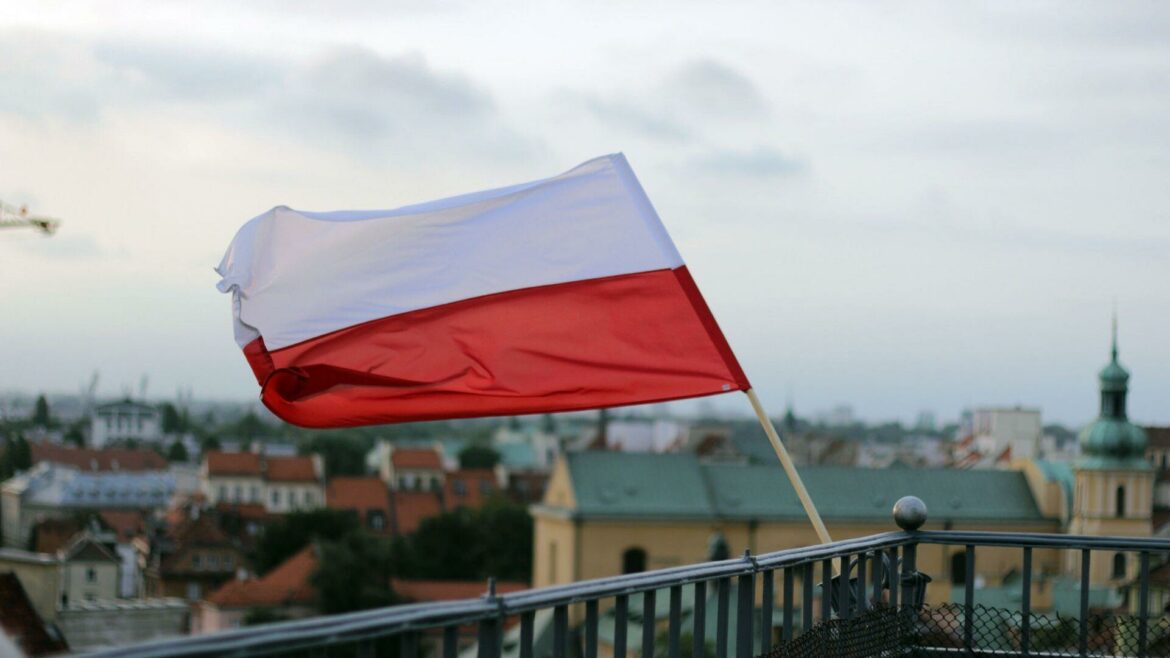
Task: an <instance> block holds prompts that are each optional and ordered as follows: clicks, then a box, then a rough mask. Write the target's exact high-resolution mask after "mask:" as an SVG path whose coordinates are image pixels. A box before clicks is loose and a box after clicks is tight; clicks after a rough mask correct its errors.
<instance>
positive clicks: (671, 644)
mask: <svg viewBox="0 0 1170 658" xmlns="http://www.w3.org/2000/svg"><path fill="white" fill-rule="evenodd" d="M668 623H669V626H668V627H667V631H666V657H667V658H679V648H678V641H679V637H681V635H682V628H681V625H682V585H675V586H674V587H671V588H670V621H669V622H668Z"/></svg>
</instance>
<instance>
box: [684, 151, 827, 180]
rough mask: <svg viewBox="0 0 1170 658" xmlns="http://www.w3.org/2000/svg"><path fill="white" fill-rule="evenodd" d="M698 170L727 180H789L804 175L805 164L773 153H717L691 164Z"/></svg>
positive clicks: (708, 154) (797, 159) (779, 152)
mask: <svg viewBox="0 0 1170 658" xmlns="http://www.w3.org/2000/svg"><path fill="white" fill-rule="evenodd" d="M692 163H693V165H694V166H695V167H697V168H698V169H701V170H704V171H708V172H711V173H715V174H720V175H727V176H751V177H761V178H763V177H773V176H792V175H797V174H803V173H805V172H807V171H808V164H807V163H806V162H805V161H804V160H801V159H799V158H794V157H791V156H789V155H787V154H785V153H783V152H781V151H779V150H777V149H774V148H770V147H767V146H758V147H756V148H752V149H748V150H717V151H712V152H710V153H707V154H706V155H701V156H699V157H697V158H695V159H694V160H693V161H692Z"/></svg>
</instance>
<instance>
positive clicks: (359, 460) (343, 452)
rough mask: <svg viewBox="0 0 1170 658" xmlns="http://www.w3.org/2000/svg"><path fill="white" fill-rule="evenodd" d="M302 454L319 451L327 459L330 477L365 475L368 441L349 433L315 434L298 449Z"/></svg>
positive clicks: (326, 464) (326, 465)
mask: <svg viewBox="0 0 1170 658" xmlns="http://www.w3.org/2000/svg"><path fill="white" fill-rule="evenodd" d="M298 451H299V452H300V453H301V454H302V455H311V454H313V453H317V454H319V455H321V458H322V459H324V460H325V472H326V473H327V474H328V475H329V477H336V476H338V475H365V473H366V453H367V452H368V451H369V445H368V443H367V441H365V440H364V439H362V438H361V437H359V436H352V435H348V434H333V433H330V434H315V435H313V436H311V437H310V438H308V439H307V440H303V441H302V442H301V444H300V446H299V450H298Z"/></svg>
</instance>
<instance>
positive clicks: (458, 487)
mask: <svg viewBox="0 0 1170 658" xmlns="http://www.w3.org/2000/svg"><path fill="white" fill-rule="evenodd" d="M451 489H453V490H454V491H455V495H456V496H459V497H463V496H466V495H467V483H466V482H464V481H463V480H455V481H454V482H452V483H451Z"/></svg>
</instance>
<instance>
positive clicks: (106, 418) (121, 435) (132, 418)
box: [89, 400, 162, 448]
mask: <svg viewBox="0 0 1170 658" xmlns="http://www.w3.org/2000/svg"><path fill="white" fill-rule="evenodd" d="M89 437H90V439H89V440H90V443H91V444H92V446H93V447H95V448H101V447H103V446H105V445H106V443H108V442H109V441H112V440H115V439H135V440H138V441H157V440H159V439H161V438H162V418H161V414H159V411H158V409H156V408H154V407H152V406H150V405H149V404H142V403H141V402H133V401H131V400H122V401H121V402H111V403H109V404H103V405H99V406H98V407H96V408H95V409H94V410H93V414H92V415H91V416H90V421H89Z"/></svg>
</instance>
